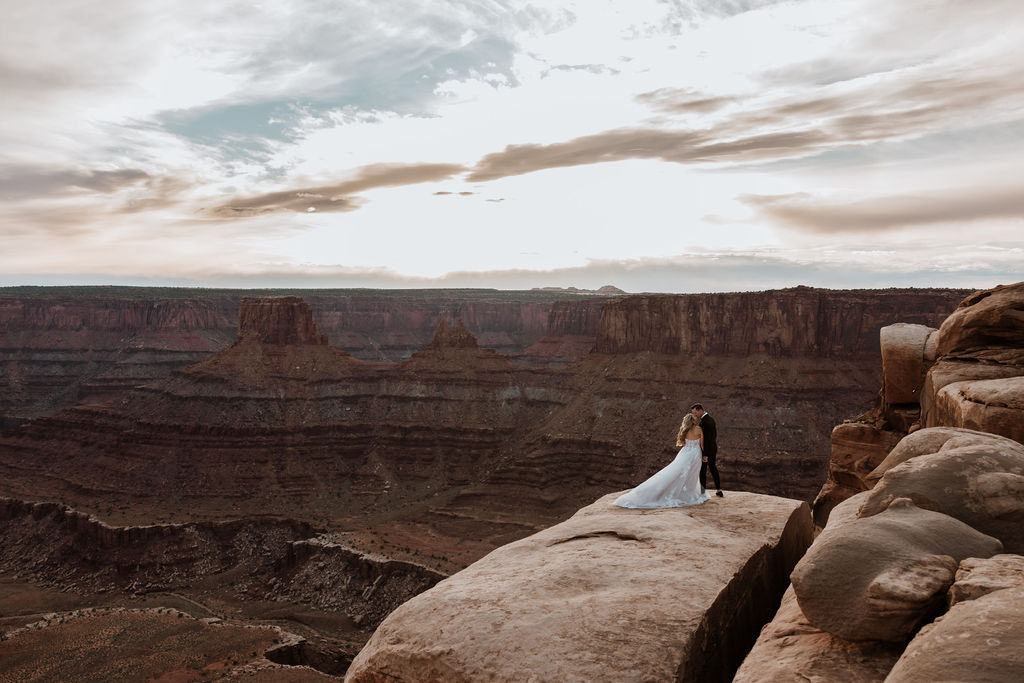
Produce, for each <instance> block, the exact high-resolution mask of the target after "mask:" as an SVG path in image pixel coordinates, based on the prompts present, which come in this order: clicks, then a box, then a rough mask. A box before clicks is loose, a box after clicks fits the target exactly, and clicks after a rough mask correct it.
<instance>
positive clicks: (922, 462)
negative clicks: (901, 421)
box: [859, 434, 1024, 553]
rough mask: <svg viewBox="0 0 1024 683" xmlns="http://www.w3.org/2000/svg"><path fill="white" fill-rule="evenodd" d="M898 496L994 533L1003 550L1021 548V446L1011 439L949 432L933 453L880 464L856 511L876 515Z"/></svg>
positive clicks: (1023, 527)
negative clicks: (882, 466)
mask: <svg viewBox="0 0 1024 683" xmlns="http://www.w3.org/2000/svg"><path fill="white" fill-rule="evenodd" d="M1008 443H1009V444H1012V446H1008V445H1007V444H1008ZM951 446H953V447H951ZM898 498H909V499H910V500H912V501H913V502H914V504H915V505H916V506H918V507H921V508H925V509H928V510H934V511H937V512H941V513H943V514H946V515H949V516H951V517H955V518H956V519H958V520H960V521H961V522H964V523H965V524H969V525H970V526H972V527H974V528H975V529H977V530H978V531H980V532H982V533H984V534H988V535H990V536H994V537H995V538H998V539H999V540H1000V541H1002V543H1003V545H1004V547H1005V548H1006V550H1007V551H1008V552H1012V553H1019V552H1024V449H1022V448H1021V446H1020V445H1019V444H1016V443H1015V442H1012V441H1009V440H1007V439H1000V438H998V437H992V436H991V435H988V434H973V435H957V436H954V437H953V438H951V439H950V440H948V441H947V442H945V443H944V444H943V446H942V448H941V449H940V450H939V451H938V452H937V453H932V454H930V455H919V456H917V457H914V458H911V459H909V460H907V461H905V462H903V463H902V464H899V465H897V466H895V467H892V468H890V469H888V470H886V471H885V473H884V474H883V475H882V478H881V479H880V480H879V482H878V484H876V485H875V487H874V488H873V489H871V491H870V493H869V494H868V496H867V498H866V499H865V501H864V504H863V505H862V506H861V509H860V512H859V516H860V517H861V518H867V517H870V516H872V515H877V514H879V513H881V512H883V511H884V510H886V509H887V508H888V507H889V504H890V503H891V502H892V501H893V500H895V499H898Z"/></svg>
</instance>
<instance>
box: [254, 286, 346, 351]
mask: <svg viewBox="0 0 1024 683" xmlns="http://www.w3.org/2000/svg"><path fill="white" fill-rule="evenodd" d="M238 338H239V340H248V339H255V340H257V341H259V342H261V343H263V344H315V345H318V346H326V345H327V335H325V334H320V332H319V331H318V330H317V329H316V324H315V323H314V322H313V309H312V308H310V306H309V304H307V303H306V302H305V301H303V300H302V299H301V298H299V297H297V296H282V297H264V298H248V297H247V298H245V299H242V303H241V305H240V306H239V307H238Z"/></svg>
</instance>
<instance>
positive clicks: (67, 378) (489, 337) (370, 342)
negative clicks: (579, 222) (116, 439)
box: [0, 287, 607, 429]
mask: <svg viewBox="0 0 1024 683" xmlns="http://www.w3.org/2000/svg"><path fill="white" fill-rule="evenodd" d="M242 298H243V293H242V292H239V291H230V290H220V291H218V290H179V289H160V288H155V289H152V288H145V289H143V288H131V287H86V288H59V287H49V288H37V287H8V288H0V386H4V387H5V389H6V391H5V392H3V393H2V394H0V429H4V428H7V427H10V426H13V425H15V424H18V423H20V422H24V421H25V420H26V419H31V418H35V417H39V416H41V415H47V414H51V413H54V412H56V411H57V410H59V409H61V408H64V407H68V406H72V405H75V404H76V403H81V402H96V401H100V400H108V399H114V398H121V397H123V396H124V395H125V394H126V393H127V392H128V391H129V390H131V389H132V388H133V387H135V386H137V385H140V384H145V383H148V382H153V381H156V380H160V379H164V378H166V377H168V376H170V374H171V373H172V372H173V371H175V370H179V369H181V368H183V367H185V366H187V365H190V364H193V363H197V362H199V361H201V360H203V359H204V358H206V357H207V356H209V355H210V354H211V353H213V352H214V351H217V350H220V349H223V348H225V347H226V346H228V345H229V344H230V343H231V342H233V341H234V340H235V339H236V333H237V323H236V321H237V320H238V309H239V306H240V303H241V299H242ZM305 300H306V301H307V302H308V303H310V304H311V306H312V307H313V318H314V322H315V323H316V324H317V327H318V328H319V330H320V332H321V333H323V334H326V335H327V337H328V339H330V341H331V343H332V345H333V346H334V347H336V348H339V349H341V350H343V351H346V352H347V353H350V354H352V355H353V356H354V357H356V358H360V359H363V360H386V361H392V362H395V361H400V360H402V359H404V358H407V357H408V356H409V355H410V354H412V353H413V352H414V351H416V350H417V349H420V348H422V347H423V346H424V345H425V344H426V343H427V342H429V341H430V339H431V336H432V334H433V332H434V329H435V328H436V327H437V324H438V322H439V321H440V320H442V319H444V318H461V319H462V320H463V321H464V322H465V324H466V325H467V327H468V328H469V329H471V330H473V332H474V334H475V335H476V336H477V338H478V340H480V342H481V344H482V345H483V346H485V347H487V348H493V349H496V350H497V351H499V352H501V353H505V354H519V353H522V354H523V355H522V356H521V360H522V361H523V362H537V363H541V364H545V365H548V364H553V365H565V364H566V363H569V362H573V361H576V360H578V359H579V358H581V357H582V356H583V355H585V354H586V353H587V352H589V351H590V349H591V348H592V347H593V344H594V339H595V338H596V336H597V324H598V315H599V313H600V308H601V306H602V305H603V303H604V302H605V301H606V300H607V299H606V298H605V297H604V296H593V295H588V296H583V295H579V294H575V293H572V292H497V291H494V290H434V291H432V290H422V291H413V290H409V291H391V292H387V293H384V292H378V293H372V292H367V291H359V290H353V291H346V290H315V291H311V292H310V295H309V296H306V297H305ZM577 309H578V310H577ZM542 341H543V350H542V351H540V352H533V351H531V352H525V350H526V349H527V347H530V346H531V345H533V344H534V343H540V342H542Z"/></svg>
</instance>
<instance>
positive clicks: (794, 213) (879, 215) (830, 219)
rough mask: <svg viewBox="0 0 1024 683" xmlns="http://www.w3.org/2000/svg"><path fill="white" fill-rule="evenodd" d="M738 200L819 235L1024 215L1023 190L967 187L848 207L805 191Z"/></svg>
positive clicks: (889, 198)
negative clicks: (826, 200)
mask: <svg viewBox="0 0 1024 683" xmlns="http://www.w3.org/2000/svg"><path fill="white" fill-rule="evenodd" d="M740 200H741V201H743V202H744V203H746V204H748V205H749V206H751V207H754V208H755V209H756V210H757V211H758V212H759V213H760V214H761V215H762V216H764V217H765V218H769V219H772V220H773V221H775V222H778V223H781V224H783V225H785V226H788V227H791V228H794V229H797V230H801V231H805V232H813V233H824V234H831V233H840V232H861V233H864V232H868V233H870V232H877V231H886V230H891V229H893V228H901V227H910V226H917V225H928V224H933V223H951V222H968V221H974V220H983V219H992V218H1004V219H1014V218H1020V217H1021V216H1024V186H1021V187H1009V188H966V189H961V190H953V191H948V192H944V193H935V194H933V195H931V196H898V195H896V196H888V197H880V198H878V199H871V200H863V201H857V202H847V203H829V202H825V201H822V200H820V199H816V198H814V197H812V196H811V195H808V194H806V193H799V194H788V195H743V196H741V197H740Z"/></svg>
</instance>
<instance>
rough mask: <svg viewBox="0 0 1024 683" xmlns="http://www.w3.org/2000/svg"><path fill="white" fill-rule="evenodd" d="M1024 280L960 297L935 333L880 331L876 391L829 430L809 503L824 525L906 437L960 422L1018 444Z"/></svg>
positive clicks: (919, 328) (1023, 406) (1023, 427)
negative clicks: (818, 485)
mask: <svg viewBox="0 0 1024 683" xmlns="http://www.w3.org/2000/svg"><path fill="white" fill-rule="evenodd" d="M1022 311H1024V283H1019V284H1016V285H1011V286H1005V287H997V288H995V289H993V290H987V291H984V292H977V293H975V294H972V295H971V296H968V297H967V298H966V299H964V300H963V301H962V302H961V304H960V306H959V307H958V308H957V309H956V311H954V313H953V314H951V315H950V316H949V317H948V318H947V319H946V320H944V321H943V322H942V323H941V328H940V329H938V330H935V329H932V328H930V327H928V326H925V325H920V324H905V323H897V324H893V325H889V326H886V327H883V328H882V329H881V330H880V332H879V337H880V346H881V355H882V378H883V381H882V389H881V391H880V392H879V396H878V400H877V401H876V403H875V406H874V408H872V409H871V410H870V411H868V412H867V413H864V414H862V415H861V416H859V417H858V418H856V419H854V420H852V421H847V422H845V423H844V424H841V425H839V426H837V427H836V428H835V429H834V430H833V432H832V455H831V462H830V464H829V473H828V479H827V481H826V483H825V485H824V486H823V487H822V489H821V491H819V493H818V496H817V498H816V500H815V502H814V505H813V506H812V507H813V510H814V519H815V522H816V523H817V524H819V525H824V523H825V520H826V519H827V518H828V514H829V511H830V510H831V509H832V508H833V507H834V506H835V505H836V504H837V503H839V502H840V501H842V500H844V499H845V498H847V497H849V496H851V495H854V494H855V493H857V492H859V491H865V490H867V489H869V488H870V487H871V486H873V485H874V482H873V481H871V482H869V481H867V480H866V479H865V477H866V476H867V475H868V474H869V473H870V472H871V471H872V470H873V469H874V468H875V467H876V466H878V465H879V464H880V463H881V462H882V460H883V459H884V458H885V457H886V455H887V454H888V452H889V451H890V450H891V449H892V448H893V446H894V445H895V444H896V443H897V442H899V440H900V439H902V438H903V437H904V436H905V435H907V434H908V433H910V432H913V431H914V430H916V429H919V428H920V427H922V426H926V427H940V426H948V427H962V428H967V429H972V430H976V431H982V432H986V433H991V434H1000V435H1003V436H1006V437H1009V438H1011V439H1014V440H1016V441H1019V442H1022V443H1024V398H1022V397H1024V379H1022V377H1024V352H1022V351H1021V347H1020V341H1019V340H1020V339H1021V338H1024V312H1022Z"/></svg>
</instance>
